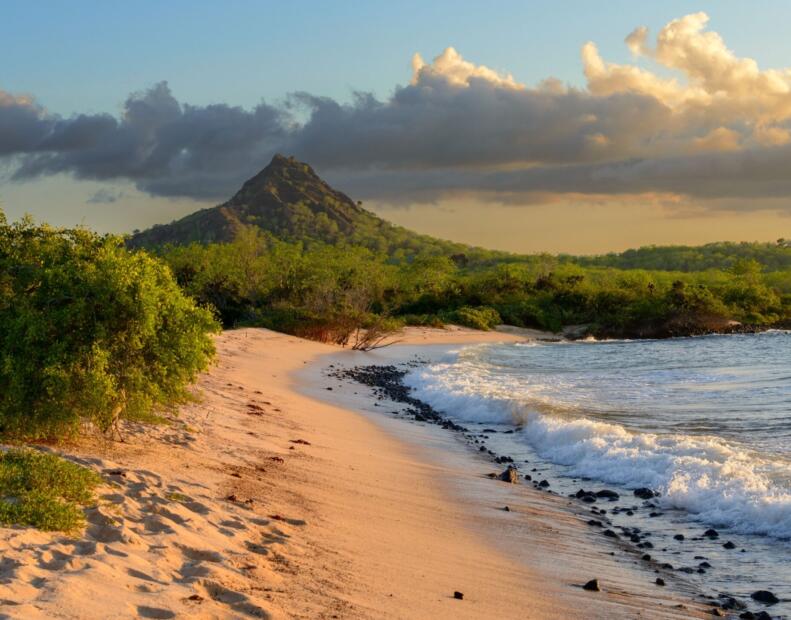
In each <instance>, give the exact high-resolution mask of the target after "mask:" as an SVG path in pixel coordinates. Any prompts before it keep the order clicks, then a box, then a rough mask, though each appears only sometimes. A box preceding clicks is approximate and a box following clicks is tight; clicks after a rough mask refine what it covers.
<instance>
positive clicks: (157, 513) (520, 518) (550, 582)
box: [0, 329, 711, 619]
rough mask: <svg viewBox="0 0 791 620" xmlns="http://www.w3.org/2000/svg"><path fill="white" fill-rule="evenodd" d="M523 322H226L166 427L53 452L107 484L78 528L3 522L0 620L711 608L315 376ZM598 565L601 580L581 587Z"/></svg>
mask: <svg viewBox="0 0 791 620" xmlns="http://www.w3.org/2000/svg"><path fill="white" fill-rule="evenodd" d="M537 335H539V334H526V333H519V334H503V333H498V332H476V331H472V330H466V329H448V330H439V329H408V330H406V331H405V332H404V334H403V335H402V336H401V337H400V338H399V340H400V343H399V344H398V345H397V346H393V347H389V348H387V349H383V350H380V351H375V352H371V353H368V354H363V353H355V352H352V351H348V350H341V349H340V348H339V347H334V346H330V345H324V344H319V343H316V342H310V341H305V340H300V339H298V338H295V337H292V336H287V335H283V334H278V333H274V332H270V331H267V330H263V329H242V330H235V331H228V332H225V333H223V334H222V335H221V336H219V337H218V339H217V347H218V353H219V356H218V362H217V364H216V365H215V367H214V368H213V369H212V370H211V371H210V372H209V373H207V374H205V375H204V376H202V377H201V379H200V381H199V383H198V385H197V386H196V388H195V392H196V395H198V397H199V400H198V401H197V402H195V403H192V404H189V405H186V406H183V407H182V408H181V409H180V410H179V412H178V415H177V416H174V417H172V419H171V420H170V423H169V424H166V425H160V426H154V427H151V426H138V425H131V424H130V425H127V426H126V427H125V429H124V437H125V442H123V443H119V442H109V441H103V440H102V441H100V440H95V439H94V440H83V441H80V442H77V443H75V444H73V445H65V446H58V448H57V451H58V452H60V453H62V454H64V455H65V456H67V457H69V458H72V459H74V460H77V461H79V462H81V463H84V464H86V465H87V466H89V467H92V468H94V469H96V470H97V471H99V472H100V473H101V474H102V475H103V477H104V479H105V480H106V485H105V486H103V487H102V488H101V489H100V492H99V494H98V495H99V498H100V501H99V505H98V506H97V507H95V508H91V509H89V510H88V514H87V521H88V525H87V528H86V530H85V532H84V533H82V534H80V535H77V536H74V537H69V536H64V535H62V534H48V533H43V532H38V531H35V530H31V529H25V528H2V529H0V540H1V542H0V544H1V545H2V548H3V551H4V552H3V556H2V560H0V617H4V618H20V619H22V618H24V619H29V618H139V617H143V618H249V617H261V618H583V617H584V618H637V617H644V618H690V617H703V616H710V614H711V612H710V609H709V608H707V607H706V606H704V605H703V604H701V603H700V602H694V600H693V599H694V598H695V597H694V593H693V592H692V591H691V589H690V588H688V587H686V586H685V584H684V582H683V581H682V580H680V579H679V578H677V577H674V578H672V579H671V578H669V577H668V586H667V587H665V588H660V587H657V586H656V585H655V584H654V579H655V578H656V576H657V574H656V573H655V571H654V569H653V568H650V567H646V566H642V565H641V564H640V563H639V562H637V561H636V560H635V559H633V558H632V557H631V556H628V555H625V554H624V553H622V551H621V549H620V548H619V547H618V546H617V543H613V542H611V541H609V540H603V539H602V537H601V536H600V535H596V534H595V533H594V532H592V531H591V528H589V527H587V526H586V524H585V520H584V515H583V514H582V513H581V512H579V508H575V507H574V506H571V505H570V502H568V501H567V500H566V499H564V498H562V497H559V496H553V495H549V494H547V493H542V492H539V491H536V490H534V489H533V488H532V487H529V486H527V485H508V484H505V483H502V482H499V481H496V480H491V479H489V478H488V477H487V474H488V473H490V472H493V471H496V467H497V466H494V465H493V464H492V463H491V462H487V461H486V460H484V459H483V458H479V457H477V456H476V455H474V454H473V453H471V451H470V450H469V449H468V448H467V447H465V446H464V445H463V444H462V443H461V442H459V441H458V440H457V439H456V438H455V437H454V436H453V434H452V433H448V432H445V431H443V430H442V429H441V428H439V427H436V426H427V425H421V424H415V423H410V422H407V421H405V420H402V419H396V418H394V417H393V416H388V415H386V411H385V410H384V409H383V406H381V405H379V403H377V402H376V401H374V400H373V399H372V398H370V395H369V393H368V392H366V390H365V389H364V388H363V387H362V386H356V387H355V386H352V385H342V384H340V383H339V382H338V381H337V380H330V379H327V378H326V377H325V376H324V374H323V371H324V370H325V369H326V368H327V366H328V365H329V364H339V363H347V364H359V363H362V362H361V360H362V361H364V362H365V363H379V361H381V360H390V361H392V360H397V359H404V358H407V357H409V356H410V355H414V354H415V352H416V351H428V350H429V349H430V348H431V347H426V346H425V345H431V346H433V347H441V346H445V347H446V348H447V347H448V346H456V345H461V344H468V343H474V342H485V341H506V340H511V341H513V340H520V339H524V338H526V337H531V336H537ZM328 387H331V388H332V390H328V389H327V388H328ZM505 505H507V506H509V508H510V510H509V511H505V510H503V507H504V506H505ZM592 578H597V579H598V580H599V582H600V584H601V591H600V592H588V591H585V590H583V589H582V588H581V585H582V584H584V583H585V582H586V581H588V580H589V579H592ZM457 591H458V592H461V593H463V595H464V596H463V600H457V599H455V598H454V592H457ZM698 601H699V599H698Z"/></svg>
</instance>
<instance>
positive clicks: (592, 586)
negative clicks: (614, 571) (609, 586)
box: [582, 579, 601, 592]
mask: <svg viewBox="0 0 791 620" xmlns="http://www.w3.org/2000/svg"><path fill="white" fill-rule="evenodd" d="M582 589H583V590H588V591H589V592H599V591H600V590H601V588H599V580H598V579H591V580H590V581H589V582H588V583H586V584H585V585H584V586H582Z"/></svg>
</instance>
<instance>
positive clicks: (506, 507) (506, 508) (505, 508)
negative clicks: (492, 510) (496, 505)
mask: <svg viewBox="0 0 791 620" xmlns="http://www.w3.org/2000/svg"><path fill="white" fill-rule="evenodd" d="M503 510H505V511H506V512H511V508H509V507H508V506H503Z"/></svg>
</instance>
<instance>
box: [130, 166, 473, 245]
mask: <svg viewBox="0 0 791 620" xmlns="http://www.w3.org/2000/svg"><path fill="white" fill-rule="evenodd" d="M250 226H254V227H257V228H259V229H261V230H264V231H266V232H268V233H271V234H272V235H274V236H275V237H278V238H279V239H282V240H284V241H302V242H308V243H310V242H322V243H329V244H333V245H337V244H343V243H346V244H350V245H362V246H365V247H368V248H369V249H371V250H373V251H375V252H380V253H386V254H390V255H393V254H413V253H416V252H418V251H421V250H425V249H426V248H427V247H428V248H433V250H434V251H433V252H432V253H453V252H463V251H465V250H468V249H470V246H466V245H464V244H460V243H454V242H452V241H443V240H441V239H436V238H434V237H429V236H427V235H421V234H419V233H416V232H413V231H410V230H407V229H405V228H402V227H400V226H396V225H394V224H391V223H389V222H387V221H386V220H384V219H382V218H380V217H379V216H377V215H376V214H374V213H372V212H371V211H368V210H366V209H364V208H363V207H362V203H360V202H354V201H353V200H352V199H351V198H350V197H349V196H347V195H346V194H344V193H343V192H341V191H338V190H336V189H334V188H333V187H331V186H330V185H329V184H328V183H327V182H326V181H324V180H323V179H322V178H321V177H319V175H318V174H316V172H315V171H314V170H313V168H311V166H310V165H308V164H307V163H305V162H301V161H298V160H297V159H295V158H294V157H286V156H284V155H281V154H276V155H275V156H274V157H273V158H272V161H271V162H270V163H269V164H268V165H267V166H266V167H265V168H263V169H262V170H261V171H260V172H258V173H257V174H256V175H255V176H253V177H251V178H250V179H248V180H247V181H245V182H244V184H243V185H242V187H241V188H240V189H239V191H237V192H236V193H235V194H234V195H233V196H232V197H231V198H230V199H229V200H227V201H226V202H224V203H222V204H220V205H217V206H214V207H209V208H206V209H201V210H200V211H196V212H195V213H192V214H190V215H187V216H186V217H183V218H181V219H179V220H175V221H173V222H171V223H170V224H159V225H155V226H153V227H152V228H149V229H147V230H145V231H142V232H137V233H135V234H134V235H132V237H130V239H129V241H128V244H129V246H130V247H135V248H138V247H155V246H163V245H168V244H172V245H187V244H189V243H193V242H198V243H204V244H205V243H218V242H219V243H222V242H230V241H233V240H234V239H235V238H236V236H237V235H238V233H239V231H240V230H242V229H243V228H245V227H250Z"/></svg>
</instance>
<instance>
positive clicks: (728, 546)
mask: <svg viewBox="0 0 791 620" xmlns="http://www.w3.org/2000/svg"><path fill="white" fill-rule="evenodd" d="M722 546H723V547H724V548H725V549H736V545H734V544H733V543H732V542H731V541H730V540H729V541H728V542H726V543H725V544H724V545H722Z"/></svg>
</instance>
